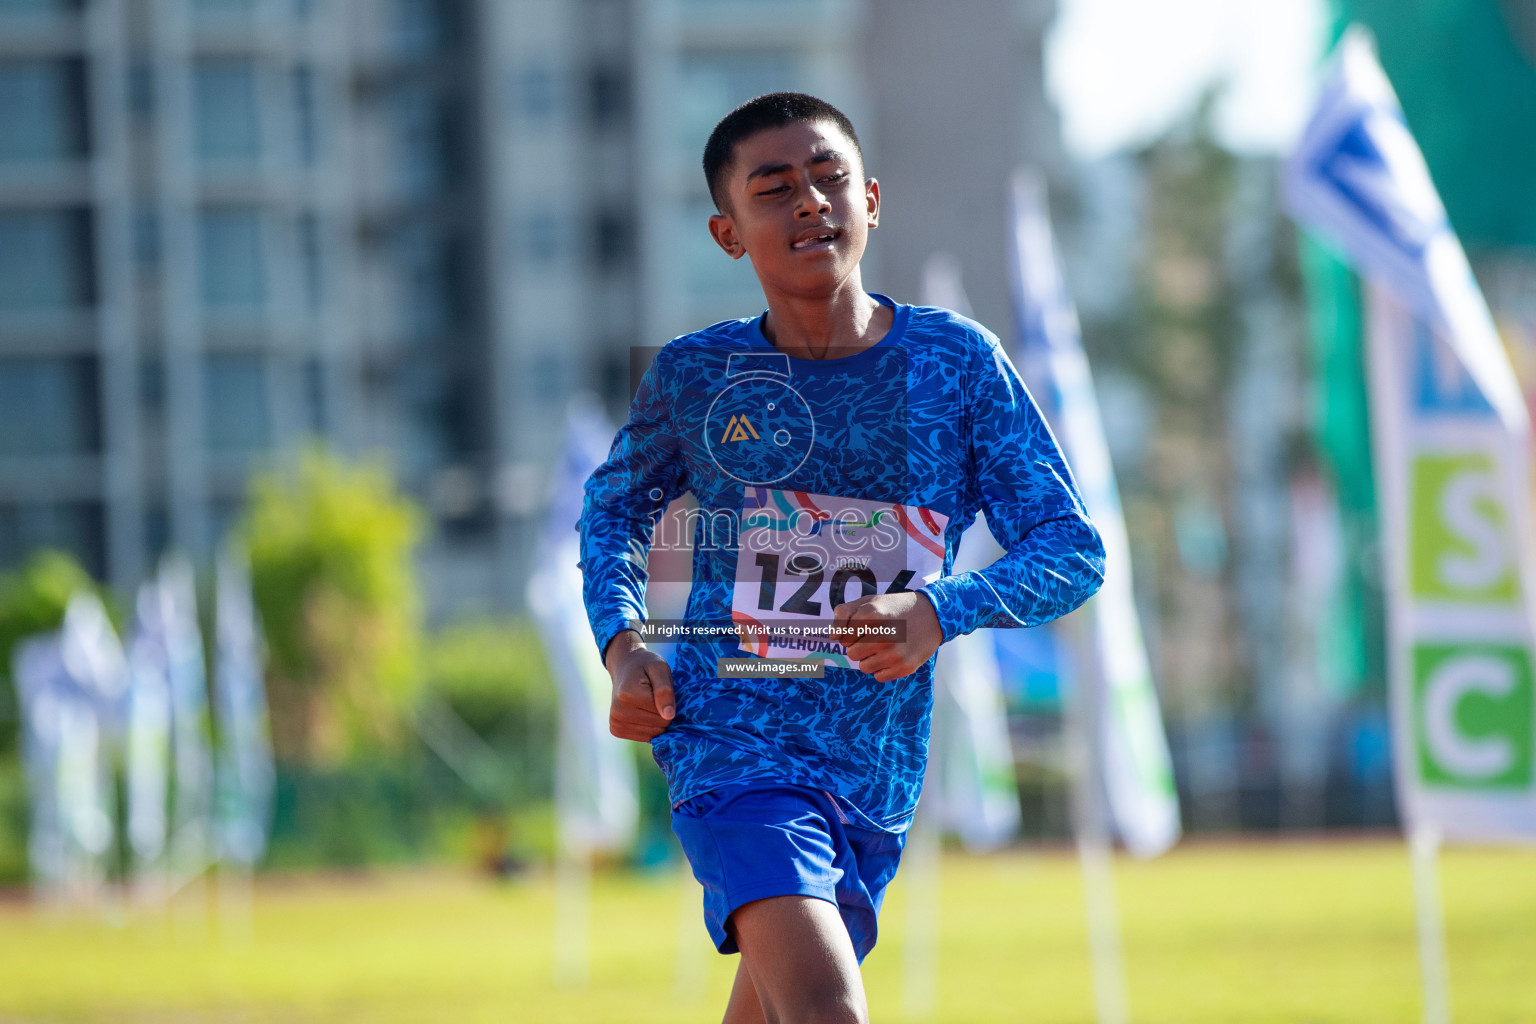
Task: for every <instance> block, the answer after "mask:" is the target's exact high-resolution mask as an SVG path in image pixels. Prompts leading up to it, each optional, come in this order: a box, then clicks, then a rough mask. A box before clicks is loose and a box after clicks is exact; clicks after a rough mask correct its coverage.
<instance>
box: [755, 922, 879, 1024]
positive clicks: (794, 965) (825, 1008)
mask: <svg viewBox="0 0 1536 1024" xmlns="http://www.w3.org/2000/svg"><path fill="white" fill-rule="evenodd" d="M729 927H730V931H731V934H732V936H733V937H734V938H735V940H736V945H737V946H738V947H739V948H740V949H741V959H742V963H743V965H745V967H746V969H747V973H748V975H749V976H750V977H751V979H752V984H753V987H754V988H755V989H756V990H757V998H758V1001H759V1002H760V1003H761V1004H762V1007H763V1009H764V1010H765V1011H766V1016H767V1018H768V1019H769V1020H804V1019H812V1018H813V1017H814V1019H816V1020H835V1021H849V1022H862V1021H866V1020H867V1019H868V1016H869V1011H868V1008H867V1006H866V1003H865V998H864V980H863V978H862V977H861V976H860V974H859V961H858V957H857V956H855V955H854V950H853V941H852V939H850V938H849V936H848V929H847V928H846V927H844V925H843V919H842V917H841V916H840V915H839V914H838V911H837V907H836V906H834V905H833V904H831V903H828V902H827V901H826V900H822V899H817V898H815V897H812V896H772V897H769V898H767V899H761V900H754V901H752V902H751V903H745V904H742V905H741V906H740V907H738V908H736V912H735V913H734V914H732V915H731V920H730V925H729Z"/></svg>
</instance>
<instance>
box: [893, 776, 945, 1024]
mask: <svg viewBox="0 0 1536 1024" xmlns="http://www.w3.org/2000/svg"><path fill="white" fill-rule="evenodd" d="M931 774H932V773H931V770H930V775H931ZM932 788H933V790H934V792H933V793H932V795H930V796H929V797H928V799H926V800H922V801H919V803H918V805H917V814H916V816H915V817H914V818H913V819H912V827H911V831H910V833H909V834H908V836H907V843H906V849H905V851H904V855H903V857H902V862H903V867H904V869H905V871H904V873H903V877H904V879H905V880H906V883H907V908H906V909H907V937H906V947H905V950H904V951H903V957H902V964H903V967H904V968H905V970H904V971H903V974H902V988H901V1003H902V1012H903V1014H904V1015H905V1017H906V1018H907V1019H908V1020H927V1019H928V1018H930V1017H932V1016H933V1012H934V1010H935V1008H936V1007H937V1006H938V992H939V984H938V973H939V972H938V963H939V935H938V933H939V813H938V805H937V804H935V803H934V799H935V798H936V797H937V796H938V793H937V789H938V787H937V786H934V787H932Z"/></svg>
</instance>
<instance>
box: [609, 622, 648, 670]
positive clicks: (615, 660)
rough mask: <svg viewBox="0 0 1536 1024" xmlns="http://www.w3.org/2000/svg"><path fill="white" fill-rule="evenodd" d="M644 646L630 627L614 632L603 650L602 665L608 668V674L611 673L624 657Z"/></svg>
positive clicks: (638, 635)
mask: <svg viewBox="0 0 1536 1024" xmlns="http://www.w3.org/2000/svg"><path fill="white" fill-rule="evenodd" d="M644 646H645V641H644V640H642V639H640V634H639V633H637V632H635V631H634V630H632V629H621V630H619V631H618V632H617V633H615V634H614V635H613V639H611V640H609V641H608V646H607V648H606V649H605V650H604V651H603V665H604V667H606V668H607V669H608V674H609V675H610V676H611V675H613V674H614V673H615V671H616V670H617V666H618V664H619V663H620V662H621V661H623V660H624V659H625V657H627V656H628V655H629V654H631V653H632V652H634V651H636V650H638V649H639V648H641V647H644Z"/></svg>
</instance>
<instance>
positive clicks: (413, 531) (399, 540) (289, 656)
mask: <svg viewBox="0 0 1536 1024" xmlns="http://www.w3.org/2000/svg"><path fill="white" fill-rule="evenodd" d="M420 522H421V516H420V514H419V512H418V511H417V509H416V506H415V505H414V504H413V503H412V502H411V501H410V500H409V499H408V498H405V497H403V496H402V495H400V494H399V493H398V491H397V490H396V487H395V482H394V479H393V478H392V477H391V475H390V474H389V472H388V471H387V470H386V469H385V468H384V467H383V466H382V465H381V464H378V463H367V464H360V465H352V464H348V463H345V462H342V461H341V460H340V459H338V458H336V457H335V456H333V455H331V454H330V453H329V452H327V451H326V450H325V449H324V448H322V447H319V446H316V447H312V448H310V449H309V450H307V451H306V452H304V453H303V455H302V456H301V457H300V459H299V462H298V466H297V469H296V471H293V472H287V471H283V470H274V471H271V472H267V473H263V474H258V475H257V476H256V477H254V478H253V479H252V481H251V501H250V505H249V507H248V508H247V510H246V513H245V517H244V520H243V522H242V524H241V528H240V533H241V535H242V538H243V540H244V542H245V545H246V548H247V550H248V551H249V552H250V559H251V583H252V589H253V591H254V594H255V599H256V607H257V609H258V611H259V612H260V613H261V619H262V624H263V628H264V630H265V633H266V639H267V646H268V652H269V659H270V660H269V664H268V680H267V685H268V694H269V700H270V703H271V720H272V734H273V745H274V747H275V748H276V751H277V755H278V757H279V759H280V760H282V761H284V762H288V763H297V764H317V765H327V764H328V765H335V764H339V763H340V762H341V761H342V760H344V759H345V758H346V757H348V756H351V755H353V754H356V753H358V752H360V751H363V750H379V749H389V748H392V747H394V746H397V745H398V741H399V739H400V724H401V719H402V715H403V713H404V712H405V711H406V710H407V709H408V708H409V706H410V703H411V699H412V691H413V688H414V686H415V684H416V681H417V679H418V671H417V658H418V655H419V646H420V595H419V591H418V587H417V582H416V575H415V568H414V566H413V563H412V552H413V549H414V548H415V545H416V542H417V539H418V537H419V535H420Z"/></svg>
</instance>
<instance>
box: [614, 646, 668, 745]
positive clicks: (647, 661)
mask: <svg viewBox="0 0 1536 1024" xmlns="http://www.w3.org/2000/svg"><path fill="white" fill-rule="evenodd" d="M604 660H605V662H606V664H607V667H608V675H609V677H610V678H611V679H612V680H613V702H612V703H611V704H610V705H609V706H608V731H609V732H611V733H613V734H614V735H615V736H617V737H618V738H619V739H621V740H635V741H636V742H639V743H649V742H650V741H651V740H653V739H655V738H656V737H657V736H660V735H661V734H662V733H663V732H666V730H667V726H668V725H670V724H671V723H672V719H673V717H674V716H675V715H676V714H677V707H676V704H675V702H674V698H673V696H672V669H671V667H670V666H668V665H667V662H666V659H664V658H662V656H661V655H659V654H657V653H656V652H655V651H652V650H649V649H648V648H647V647H646V646H645V642H644V641H642V640H641V639H640V634H638V633H636V632H635V631H634V630H631V629H626V630H624V631H623V632H621V633H619V634H618V635H617V636H615V637H614V638H613V639H612V640H610V641H609V642H608V651H607V654H606V657H605V658H604Z"/></svg>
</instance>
